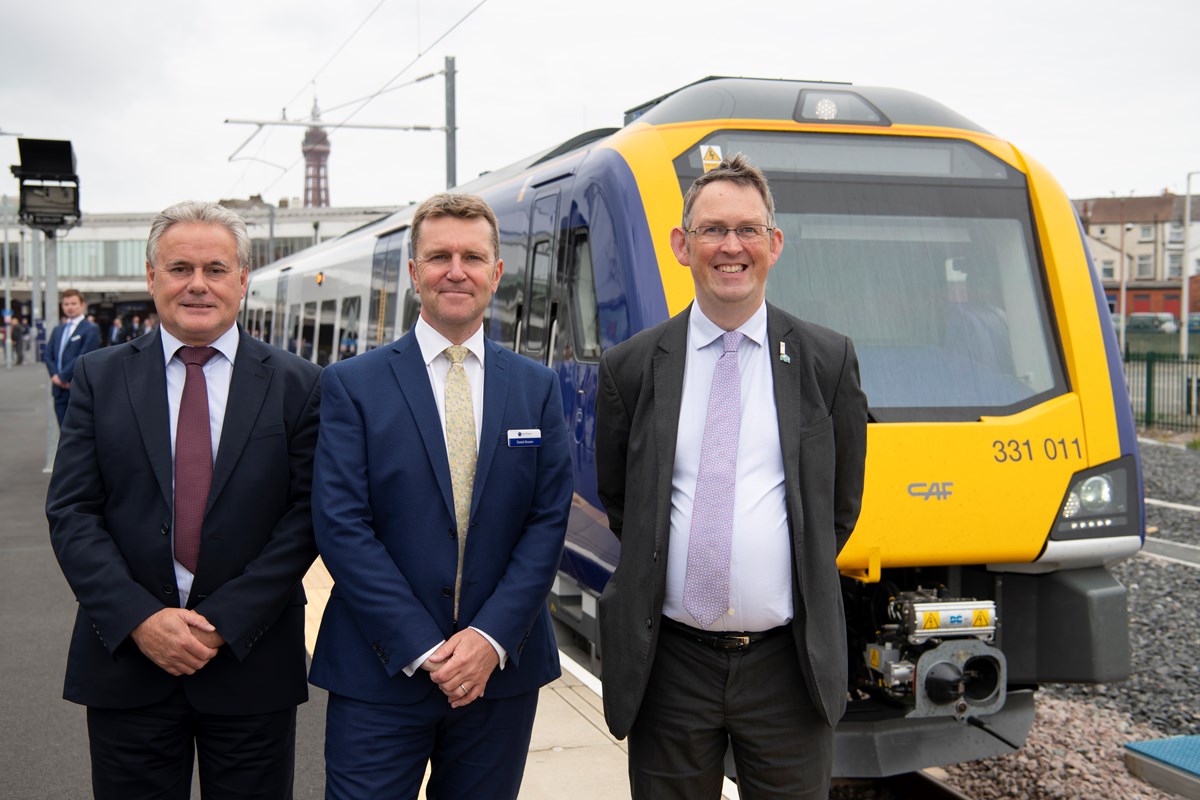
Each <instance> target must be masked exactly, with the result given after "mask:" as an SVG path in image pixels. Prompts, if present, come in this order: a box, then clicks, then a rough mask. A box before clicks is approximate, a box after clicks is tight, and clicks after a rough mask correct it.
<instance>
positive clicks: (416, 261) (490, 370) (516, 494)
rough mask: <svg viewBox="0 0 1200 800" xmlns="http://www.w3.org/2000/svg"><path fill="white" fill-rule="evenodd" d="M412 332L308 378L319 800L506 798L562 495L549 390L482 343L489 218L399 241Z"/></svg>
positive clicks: (437, 225) (461, 205)
mask: <svg viewBox="0 0 1200 800" xmlns="http://www.w3.org/2000/svg"><path fill="white" fill-rule="evenodd" d="M412 248H413V249H412V252H413V255H414V258H413V259H412V260H410V261H409V262H408V263H409V274H410V276H411V278H412V282H413V285H414V286H415V287H417V289H418V291H419V293H420V297H421V315H420V318H419V320H418V321H417V323H416V325H415V326H414V328H413V330H411V331H410V332H409V333H408V334H407V335H405V336H404V337H403V338H401V339H399V340H398V341H396V342H393V343H392V344H390V345H387V346H384V347H380V348H378V349H376V350H372V351H370V352H368V353H366V354H365V355H359V356H356V357H355V358H353V359H350V360H348V361H340V362H338V363H337V364H334V365H333V366H330V367H328V368H326V370H325V374H324V376H323V377H322V393H323V396H324V399H323V401H322V405H321V433H320V438H319V443H318V445H317V459H316V471H315V476H314V478H313V525H314V527H315V529H316V534H317V544H318V547H319V549H320V551H321V557H322V559H324V561H325V564H326V566H327V567H328V568H329V572H330V574H331V575H332V576H333V578H334V581H335V583H334V587H333V590H332V592H331V593H330V597H329V604H328V606H327V607H326V609H325V616H324V618H323V620H322V622H321V631H320V634H319V636H318V638H317V645H316V651H315V652H314V653H313V663H312V670H311V673H310V676H309V679H310V680H311V681H312V683H313V684H315V685H317V686H323V687H325V688H326V689H328V690H329V705H328V710H327V713H326V728H325V762H326V765H325V775H326V797H327V798H331V799H334V800H336V799H339V798H347V799H349V798H354V799H358V798H375V797H389V798H415V797H416V796H417V793H418V791H419V789H420V786H421V779H422V776H423V774H424V772H425V767H426V764H427V763H431V765H432V773H431V775H430V779H429V785H428V787H427V790H426V791H427V796H428V797H429V798H431V800H432V799H433V798H443V799H444V800H456V799H457V798H471V799H472V800H487V798H515V797H516V796H517V791H518V789H519V787H520V784H521V777H522V775H523V773H524V769H525V758H526V755H527V753H528V749H529V740H530V734H531V732H532V729H533V718H534V712H535V710H536V708H537V698H538V689H539V688H540V687H541V686H543V685H545V684H547V683H549V682H550V681H552V680H554V679H555V678H556V677H558V675H559V662H558V650H557V646H556V643H555V639H554V631H553V628H552V626H551V622H550V616H549V613H548V611H547V608H546V596H547V594H548V593H549V590H550V586H551V583H552V582H553V580H554V575H555V572H556V570H557V568H558V562H559V558H560V556H561V553H562V545H563V538H564V536H565V533H566V525H567V516H568V513H569V511H570V505H571V497H572V491H573V482H572V470H571V464H570V455H569V451H568V447H567V430H566V423H565V419H564V416H563V405H562V398H561V396H560V394H559V388H558V380H557V378H556V376H555V375H554V373H553V372H551V371H550V370H548V369H546V368H545V367H543V366H541V365H539V364H536V363H534V362H533V361H530V360H528V359H526V358H523V357H522V356H518V355H516V354H515V353H513V352H511V351H510V350H506V349H504V348H502V347H500V346H499V345H497V344H495V343H493V342H491V341H489V340H488V339H486V338H485V337H484V335H483V328H482V321H483V313H484V310H485V309H486V308H487V305H488V303H489V302H490V301H491V298H492V295H493V293H494V292H495V290H496V286H497V284H498V283H499V281H500V275H501V273H502V272H503V270H504V263H503V261H501V260H500V258H499V257H498V253H499V246H498V229H497V223H496V217H495V215H494V214H493V213H492V210H491V209H490V208H489V207H488V206H487V204H486V203H484V201H483V200H481V199H480V198H478V197H474V196H472V195H453V194H445V195H437V196H435V197H433V198H431V199H429V200H427V201H426V202H425V203H423V204H422V205H421V207H420V208H418V209H417V212H416V214H415V215H414V217H413V222H412Z"/></svg>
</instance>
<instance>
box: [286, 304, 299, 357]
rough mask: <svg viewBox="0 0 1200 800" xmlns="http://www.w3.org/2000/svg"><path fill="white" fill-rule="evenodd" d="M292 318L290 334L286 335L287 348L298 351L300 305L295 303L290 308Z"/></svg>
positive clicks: (294, 351)
mask: <svg viewBox="0 0 1200 800" xmlns="http://www.w3.org/2000/svg"><path fill="white" fill-rule="evenodd" d="M290 314H291V319H292V335H291V336H289V337H288V343H287V349H288V350H289V351H291V352H293V353H299V352H300V305H299V304H298V303H297V304H295V305H293V306H292V307H291V310H290Z"/></svg>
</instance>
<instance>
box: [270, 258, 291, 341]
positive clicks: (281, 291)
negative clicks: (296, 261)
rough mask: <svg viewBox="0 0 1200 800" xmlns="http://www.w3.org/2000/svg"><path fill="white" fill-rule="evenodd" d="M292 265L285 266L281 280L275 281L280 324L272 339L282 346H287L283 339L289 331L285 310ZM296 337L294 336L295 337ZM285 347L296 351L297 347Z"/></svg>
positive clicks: (277, 322)
mask: <svg viewBox="0 0 1200 800" xmlns="http://www.w3.org/2000/svg"><path fill="white" fill-rule="evenodd" d="M290 269H291V267H285V268H284V269H282V270H280V272H279V280H278V281H276V283H275V324H276V325H278V326H279V327H277V328H276V329H275V330H274V331H273V332H272V334H271V337H272V341H275V342H278V343H279V346H280V347H284V346H285V344H286V343H285V342H284V341H283V337H284V333H285V332H286V331H287V317H286V315H285V314H284V311H285V310H286V309H287V288H288V271H289V270H290ZM292 316H293V317H295V316H296V309H295V308H293V309H292ZM293 339H294V337H293ZM285 349H288V350H291V351H292V352H293V353H294V352H296V350H295V347H286V348H285Z"/></svg>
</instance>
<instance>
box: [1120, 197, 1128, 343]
mask: <svg viewBox="0 0 1200 800" xmlns="http://www.w3.org/2000/svg"><path fill="white" fill-rule="evenodd" d="M1128 266H1129V265H1128V264H1126V263H1125V198H1124V197H1122V198H1121V303H1120V308H1121V330H1120V331H1119V332H1120V334H1121V358H1124V357H1125V323H1126V321H1127V318H1128V316H1129V315H1128V314H1127V313H1126V311H1125V284H1126V282H1127V281H1128V274H1129V269H1128Z"/></svg>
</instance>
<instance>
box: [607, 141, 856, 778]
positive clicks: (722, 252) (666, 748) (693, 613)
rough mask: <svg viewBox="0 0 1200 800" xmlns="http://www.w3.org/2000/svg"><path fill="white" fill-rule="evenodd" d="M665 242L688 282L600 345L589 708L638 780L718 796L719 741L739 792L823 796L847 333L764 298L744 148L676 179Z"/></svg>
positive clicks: (850, 403) (768, 260) (836, 661)
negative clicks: (611, 536) (660, 311)
mask: <svg viewBox="0 0 1200 800" xmlns="http://www.w3.org/2000/svg"><path fill="white" fill-rule="evenodd" d="M671 247H672V249H673V250H674V253H675V256H676V258H677V259H678V260H679V262H680V263H681V264H683V265H684V266H687V267H690V268H691V272H692V279H693V282H694V283H695V289H696V302H695V303H694V304H692V305H691V306H690V307H689V309H687V310H685V311H684V312H682V313H680V314H679V315H677V316H675V317H674V318H672V319H670V320H668V321H667V322H665V323H663V324H661V325H659V326H657V327H655V328H652V329H650V330H648V331H644V332H642V333H640V334H638V335H637V336H634V337H633V338H632V339H630V340H629V341H627V342H624V343H622V344H620V345H618V346H617V347H614V348H611V349H610V350H608V351H606V352H605V354H604V356H603V357H602V359H601V361H600V393H599V395H598V398H597V404H596V417H597V431H596V469H597V481H598V485H599V494H600V499H601V500H602V501H603V503H604V505H605V508H606V509H607V511H608V518H609V526H610V527H611V528H612V531H613V533H615V534H616V535H617V537H618V538H619V539H620V540H621V557H620V563H619V565H618V567H617V569H616V571H615V573H614V574H613V576H612V579H611V580H610V581H609V583H608V585H607V586H606V587H605V590H604V593H603V595H602V596H601V598H600V638H601V642H602V643H603V645H604V665H603V680H604V710H605V716H606V718H607V720H608V725H609V728H610V729H611V730H612V732H613V735H615V736H617V737H618V738H624V737H625V736H626V735H628V736H629V772H630V782H631V785H632V789H633V796H634V798H636V799H641V798H654V800H660V799H661V798H688V800H697V799H699V800H703V799H704V798H717V797H718V796H719V795H720V787H721V778H722V768H723V763H724V754H725V750H726V746H727V742H732V745H733V755H734V759H735V763H736V767H737V774H738V789H739V791H740V792H741V795H742V797H746V798H751V799H752V800H757V799H758V798H780V800H782V798H789V800H796V798H811V799H812V800H817V798H820V800H824V798H825V797H826V796H827V795H828V788H829V781H830V771H831V768H832V751H833V726H834V725H835V724H836V723H837V721H838V719H839V718H840V717H841V715H842V712H843V711H844V709H845V702H846V635H845V623H844V615H843V610H842V602H841V591H840V588H839V579H838V570H837V566H836V563H835V559H836V557H837V554H838V552H839V551H840V550H841V548H842V546H843V545H844V544H845V543H846V540H847V539H848V538H849V536H850V533H851V532H852V531H853V529H854V524H855V521H856V520H857V517H858V511H859V506H860V502H861V495H862V487H863V464H864V458H865V453H866V421H867V416H866V399H865V397H864V395H863V393H862V390H861V389H860V388H859V380H858V363H857V360H856V358H855V354H854V348H853V347H852V345H851V343H850V341H849V340H848V339H847V338H846V337H845V336H842V335H840V334H837V333H834V332H833V331H830V330H827V329H825V328H821V327H818V326H816V325H812V324H810V323H806V322H801V321H800V320H798V319H796V318H794V317H792V316H790V315H788V314H786V313H784V312H783V311H781V310H779V309H777V308H774V307H772V306H770V305H768V304H767V303H766V302H765V299H764V298H765V291H766V280H767V273H768V272H769V270H770V269H771V267H772V266H773V265H774V264H775V261H776V260H777V259H778V258H779V255H780V253H781V252H782V249H783V233H782V231H780V230H779V228H778V227H776V223H775V212H774V202H773V200H772V198H771V193H770V189H769V188H768V186H767V181H766V178H765V177H764V176H763V174H762V172H760V171H759V170H758V169H757V168H755V167H754V166H752V165H750V164H749V162H747V161H746V160H745V158H744V157H743V156H741V155H740V154H738V155H736V156H734V157H732V158H730V159H728V160H726V161H724V162H722V163H721V165H720V166H719V167H718V168H717V169H715V170H713V171H711V172H708V173H706V174H705V175H703V176H701V177H700V178H698V179H697V180H696V181H695V183H694V184H693V185H692V187H691V189H690V190H689V191H688V193H687V194H686V196H685V198H684V210H683V225H682V226H681V227H678V228H675V229H673V230H672V231H671Z"/></svg>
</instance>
